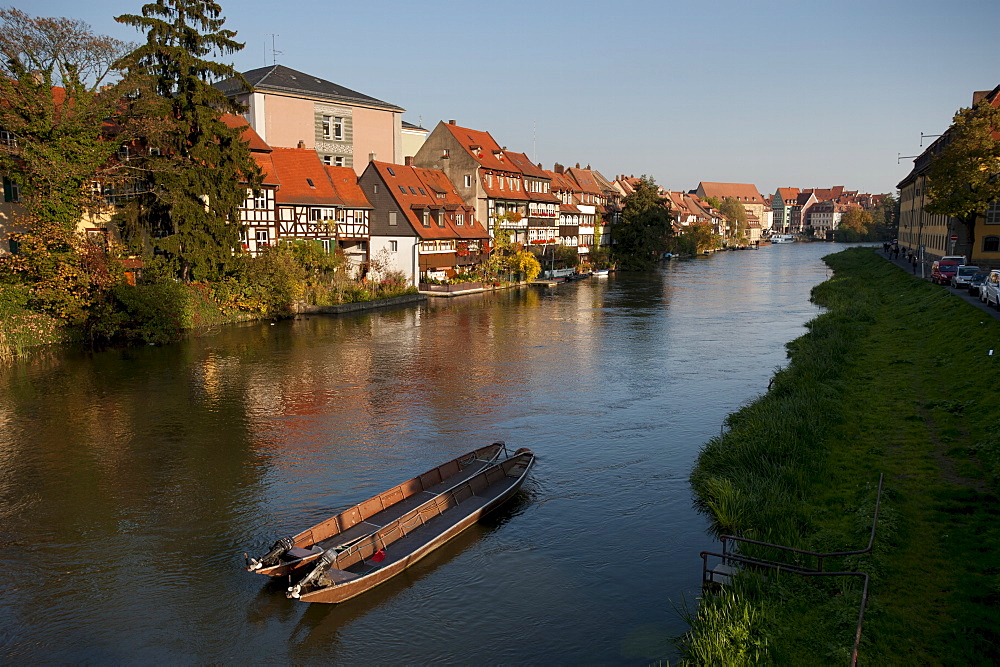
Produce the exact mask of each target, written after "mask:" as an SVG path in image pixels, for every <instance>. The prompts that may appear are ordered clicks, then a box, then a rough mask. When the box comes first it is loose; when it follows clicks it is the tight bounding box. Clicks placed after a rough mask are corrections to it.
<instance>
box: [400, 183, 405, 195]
mask: <svg viewBox="0 0 1000 667" xmlns="http://www.w3.org/2000/svg"><path fill="white" fill-rule="evenodd" d="M399 191H400V192H402V193H403V194H404V195H405V194H406V188H404V187H403V186H402V185H400V186H399Z"/></svg>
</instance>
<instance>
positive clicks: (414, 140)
mask: <svg viewBox="0 0 1000 667" xmlns="http://www.w3.org/2000/svg"><path fill="white" fill-rule="evenodd" d="M400 132H401V136H402V139H403V162H404V163H405V162H406V158H408V157H413V156H414V155H416V154H417V151H419V150H420V147H421V146H423V145H424V142H425V141H427V135H428V134H430V133H431V131H430V130H427V129H424V128H422V127H420V126H419V125H414V124H413V123H408V122H406V121H405V120H404V121H403V125H402V129H401V131H400Z"/></svg>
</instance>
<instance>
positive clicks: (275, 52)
mask: <svg viewBox="0 0 1000 667" xmlns="http://www.w3.org/2000/svg"><path fill="white" fill-rule="evenodd" d="M278 36H279V35H277V34H275V33H273V32H265V33H264V64H267V38H268V37H270V38H271V64H272V65H275V64H277V62H278V56H280V55H284V53H285V52H284V51H279V50H277V49H276V48H274V38H275V37H278Z"/></svg>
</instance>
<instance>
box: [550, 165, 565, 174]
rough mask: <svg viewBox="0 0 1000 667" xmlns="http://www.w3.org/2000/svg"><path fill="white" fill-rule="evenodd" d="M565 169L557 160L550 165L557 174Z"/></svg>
mask: <svg viewBox="0 0 1000 667" xmlns="http://www.w3.org/2000/svg"><path fill="white" fill-rule="evenodd" d="M565 170H566V167H564V166H562V165H561V164H559V163H558V162H556V163H555V164H553V165H552V171H554V172H555V173H557V174H562V173H564V171H565Z"/></svg>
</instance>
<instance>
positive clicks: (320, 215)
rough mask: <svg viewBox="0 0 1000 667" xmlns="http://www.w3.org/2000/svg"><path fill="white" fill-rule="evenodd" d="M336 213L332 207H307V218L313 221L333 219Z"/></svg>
mask: <svg viewBox="0 0 1000 667" xmlns="http://www.w3.org/2000/svg"><path fill="white" fill-rule="evenodd" d="M336 213H337V211H336V210H335V209H332V208H311V209H309V219H310V220H312V221H313V222H320V221H322V220H334V219H335V218H336Z"/></svg>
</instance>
